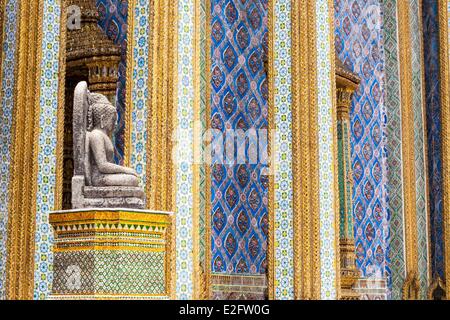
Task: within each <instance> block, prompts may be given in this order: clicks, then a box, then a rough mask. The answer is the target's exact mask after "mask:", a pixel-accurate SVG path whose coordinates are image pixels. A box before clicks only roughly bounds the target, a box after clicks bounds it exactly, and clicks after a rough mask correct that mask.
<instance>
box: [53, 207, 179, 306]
mask: <svg viewBox="0 0 450 320" xmlns="http://www.w3.org/2000/svg"><path fill="white" fill-rule="evenodd" d="M50 223H51V225H52V227H53V230H54V236H55V240H54V263H53V274H54V276H53V287H52V294H51V297H50V299H58V300H59V299H70V300H73V299H168V296H169V294H168V284H167V279H168V273H169V272H170V271H169V267H168V266H169V258H170V250H169V245H168V243H169V241H167V239H168V237H169V232H168V231H169V230H170V225H171V214H170V213H167V212H156V211H145V210H133V209H80V210H70V211H58V212H53V213H51V214H50Z"/></svg>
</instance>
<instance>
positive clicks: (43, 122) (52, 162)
mask: <svg viewBox="0 0 450 320" xmlns="http://www.w3.org/2000/svg"><path fill="white" fill-rule="evenodd" d="M43 10H44V12H45V15H43V16H42V32H43V37H42V44H41V47H42V61H41V70H45V72H42V73H41V81H40V82H41V83H40V105H41V110H40V120H39V124H40V125H39V128H40V131H39V145H38V176H37V186H38V189H37V194H36V229H35V230H36V235H35V269H34V270H35V271H34V298H35V299H45V298H46V297H47V295H48V294H49V292H50V287H51V284H52V280H53V274H52V264H53V254H52V249H51V244H52V243H53V234H52V232H51V229H50V225H49V220H48V218H49V212H50V211H52V210H54V209H55V208H54V205H55V183H56V175H55V171H56V143H57V120H58V119H57V109H58V107H61V106H58V92H59V83H58V78H59V77H58V75H59V72H58V71H59V54H60V52H59V49H60V43H59V42H60V17H61V7H60V1H59V0H45V1H44V9H43Z"/></svg>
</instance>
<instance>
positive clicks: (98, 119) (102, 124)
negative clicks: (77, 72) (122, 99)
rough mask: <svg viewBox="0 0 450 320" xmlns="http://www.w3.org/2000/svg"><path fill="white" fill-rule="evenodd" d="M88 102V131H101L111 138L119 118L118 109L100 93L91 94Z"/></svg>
mask: <svg viewBox="0 0 450 320" xmlns="http://www.w3.org/2000/svg"><path fill="white" fill-rule="evenodd" d="M88 102H89V109H88V115H87V116H88V119H87V130H88V131H92V130H94V129H99V130H103V131H104V132H105V133H106V134H107V135H108V136H111V135H112V133H113V131H114V129H115V127H116V123H117V118H118V116H117V110H116V108H115V107H114V106H113V105H112V104H111V102H109V100H108V98H106V97H105V96H104V95H102V94H99V93H89V95H88Z"/></svg>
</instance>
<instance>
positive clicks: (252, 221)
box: [211, 0, 268, 273]
mask: <svg viewBox="0 0 450 320" xmlns="http://www.w3.org/2000/svg"><path fill="white" fill-rule="evenodd" d="M266 20H267V8H266V7H265V6H264V1H260V0H248V1H241V0H212V1H211V29H212V34H211V38H212V48H211V54H212V61H211V86H212V95H211V120H212V127H213V128H215V129H218V130H220V132H222V133H224V132H225V130H229V129H234V130H238V129H240V130H242V131H243V132H244V133H245V134H247V133H248V132H250V131H249V130H254V129H256V130H258V129H260V128H264V127H267V119H266V116H267V85H266V81H265V80H266V77H267V75H266V71H265V70H264V64H263V59H264V58H265V52H266V51H265V49H264V48H265V46H266V44H267V41H265V40H264V39H265V36H266V35H267V22H266ZM219 135H221V134H219ZM219 138H220V139H221V138H222V137H219V136H216V137H215V139H219ZM223 138H224V141H225V136H223ZM250 139H252V138H250ZM216 141H218V140H216ZM252 141H253V140H252ZM228 147H229V145H226V146H225V148H228ZM239 147H242V145H239V146H237V148H239ZM244 148H245V154H247V152H248V149H249V147H246V146H244ZM221 151H224V150H217V153H214V154H215V155H216V158H215V159H216V162H215V164H214V165H212V167H211V173H212V181H213V183H212V185H211V194H212V199H211V200H212V208H213V209H212V212H211V214H212V224H213V226H212V239H211V241H212V262H211V263H212V266H211V268H212V270H213V271H214V272H228V273H235V272H239V273H264V272H265V268H264V267H261V266H264V265H265V264H264V261H265V260H266V247H267V245H266V241H267V240H266V239H267V233H265V232H263V230H262V228H261V227H260V225H258V223H256V222H257V221H259V220H261V219H262V217H263V215H264V213H265V212H266V209H267V192H268V190H267V183H268V180H264V179H265V178H261V177H262V176H263V175H262V174H261V170H262V168H264V165H262V164H251V163H249V161H248V160H247V161H244V163H241V162H238V161H237V160H238V158H236V159H234V161H233V159H228V158H224V160H225V161H226V164H225V165H222V164H221V163H219V161H221V159H222V158H221V157H222V153H221ZM235 152H236V151H235ZM225 153H226V150H225ZM261 179H262V180H261ZM264 226H265V225H264ZM249 246H251V247H252V248H253V249H255V248H258V250H254V251H252V252H253V253H254V254H255V256H251V254H250V253H249V251H248V250H247V248H248V247H249Z"/></svg>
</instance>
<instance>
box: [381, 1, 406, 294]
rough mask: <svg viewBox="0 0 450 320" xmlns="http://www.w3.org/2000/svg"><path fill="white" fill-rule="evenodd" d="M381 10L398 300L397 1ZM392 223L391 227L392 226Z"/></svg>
mask: <svg viewBox="0 0 450 320" xmlns="http://www.w3.org/2000/svg"><path fill="white" fill-rule="evenodd" d="M381 8H382V11H383V24H384V26H383V29H382V30H383V38H384V53H385V81H386V89H385V90H386V91H385V92H386V96H385V102H386V115H387V128H386V130H387V131H386V134H387V136H388V137H389V139H387V143H386V151H387V164H388V168H389V170H387V172H386V174H387V180H388V191H389V209H388V213H389V216H390V244H391V245H390V250H389V255H390V266H389V269H390V272H391V278H390V280H389V284H390V286H391V290H392V298H393V299H399V298H401V296H399V295H400V294H401V288H402V286H403V283H404V280H405V268H406V265H405V247H404V245H405V242H404V241H405V239H404V234H405V233H404V221H403V178H402V163H403V162H402V161H403V160H402V115H401V102H400V61H399V56H398V55H399V48H398V45H399V44H398V31H397V30H398V26H397V2H396V1H395V0H385V1H383V2H382V5H381ZM393 226H395V227H393Z"/></svg>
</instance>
